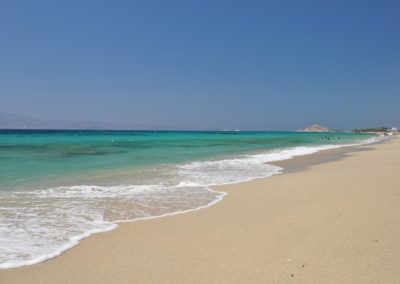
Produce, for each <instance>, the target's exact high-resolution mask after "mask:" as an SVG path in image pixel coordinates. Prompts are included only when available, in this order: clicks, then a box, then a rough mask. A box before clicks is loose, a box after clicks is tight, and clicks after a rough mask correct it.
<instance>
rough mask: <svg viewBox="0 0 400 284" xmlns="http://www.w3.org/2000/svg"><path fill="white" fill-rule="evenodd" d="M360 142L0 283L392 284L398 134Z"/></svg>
mask: <svg viewBox="0 0 400 284" xmlns="http://www.w3.org/2000/svg"><path fill="white" fill-rule="evenodd" d="M364 148H373V149H372V150H369V149H365V150H364V151H355V152H351V153H350V154H348V155H343V154H341V156H340V157H341V159H336V160H334V161H329V162H327V163H321V159H322V160H324V159H323V158H321V157H323V156H321V155H326V154H316V155H313V156H312V158H311V156H309V159H307V158H306V157H302V158H301V159H303V162H300V165H301V166H300V167H299V166H293V167H292V170H289V172H288V173H285V174H283V175H277V176H274V177H271V178H266V179H260V180H256V181H252V182H246V183H241V184H236V185H229V186H220V187H217V189H218V190H223V191H227V192H228V195H227V196H226V198H225V199H224V200H223V201H222V202H220V203H218V204H217V205H215V206H213V207H210V208H208V209H204V210H200V211H196V212H191V213H187V214H181V215H175V216H171V217H166V218H160V219H153V220H146V221H138V222H133V223H128V224H123V225H121V226H120V227H119V228H118V229H117V230H115V231H112V232H108V233H102V234H98V235H94V236H92V237H90V238H88V239H86V240H84V241H82V242H81V244H80V245H78V246H77V247H75V248H73V249H72V250H69V251H67V252H66V253H64V254H63V255H61V256H60V257H57V258H55V259H52V260H50V261H47V262H45V263H41V264H38V265H33V266H28V267H22V268H17V269H9V270H2V271H0V283H10V284H11V283H52V284H55V283H400V174H399V173H400V139H398V138H395V139H392V140H391V141H389V142H386V143H382V144H376V145H372V146H368V147H364ZM318 155H319V156H318ZM316 157H320V158H316ZM331 157H332V156H331ZM335 157H337V155H336V156H335ZM310 159H311V161H312V159H314V162H315V161H316V160H317V161H318V160H319V162H318V163H314V162H307V161H310ZM328 160H332V159H328ZM297 161H298V160H297ZM297 163H298V164H299V162H297ZM295 164H296V162H295V161H293V162H292V165H295ZM289 169H290V167H289Z"/></svg>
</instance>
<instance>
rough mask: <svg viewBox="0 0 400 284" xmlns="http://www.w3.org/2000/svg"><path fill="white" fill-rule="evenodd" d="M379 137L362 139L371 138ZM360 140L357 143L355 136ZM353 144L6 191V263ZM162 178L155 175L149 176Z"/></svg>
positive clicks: (212, 196) (183, 206) (184, 208)
mask: <svg viewBox="0 0 400 284" xmlns="http://www.w3.org/2000/svg"><path fill="white" fill-rule="evenodd" d="M379 139H381V138H379V137H377V138H372V139H369V140H364V141H361V142H360V143H358V145H360V144H368V143H373V142H376V141H378V140H379ZM351 145H356V144H351ZM351 145H323V146H311V147H308V146H300V147H294V148H289V149H281V150H274V151H270V152H265V153H255V154H250V155H238V156H235V157H232V158H229V159H220V160H208V161H195V162H190V163H186V164H181V165H176V166H172V167H168V169H167V170H165V169H157V170H153V174H154V175H157V176H154V179H151V178H149V182H150V183H149V184H140V185H124V184H122V185H115V186H99V185H78V186H69V187H67V186H63V187H53V188H48V189H33V190H30V191H29V190H28V191H26V190H25V191H14V192H13V193H12V194H10V193H9V192H8V193H4V192H3V193H2V194H0V204H2V206H1V207H0V224H1V226H0V268H3V269H4V268H12V267H18V266H23V265H31V264H35V263H39V262H42V261H45V260H47V259H50V258H53V257H55V256H58V255H60V254H61V253H62V252H64V251H65V250H67V249H69V248H71V247H73V246H75V245H76V244H78V243H79V241H80V240H82V239H83V238H86V237H88V236H90V235H92V234H94V233H98V232H104V231H108V230H112V229H114V228H116V227H117V223H118V222H128V221H134V220H141V219H148V218H157V217H163V216H169V215H174V214H180V213H185V212H189V211H193V210H199V209H202V208H205V207H209V206H211V205H213V204H215V203H217V202H219V201H221V200H222V199H223V197H224V195H225V193H223V192H217V191H214V190H212V189H210V186H211V185H219V184H228V183H237V182H242V181H247V180H252V179H256V178H263V177H268V176H271V175H274V174H279V173H281V171H282V168H280V167H277V166H274V165H270V164H268V162H273V161H278V160H286V159H290V158H293V157H295V156H300V155H308V154H312V153H315V152H318V151H321V150H327V149H333V148H338V147H343V146H351ZM154 181H157V183H155V184H154V183H151V182H154Z"/></svg>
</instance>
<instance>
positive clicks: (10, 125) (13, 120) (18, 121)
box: [0, 112, 171, 130]
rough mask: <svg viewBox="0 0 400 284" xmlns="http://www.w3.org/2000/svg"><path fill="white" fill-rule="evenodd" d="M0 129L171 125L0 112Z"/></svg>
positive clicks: (108, 127) (106, 128)
mask: <svg viewBox="0 0 400 284" xmlns="http://www.w3.org/2000/svg"><path fill="white" fill-rule="evenodd" d="M0 129H65V130H169V129H171V127H168V126H165V125H144V124H128V123H127V124H122V123H109V122H94V121H64V120H51V119H37V118H32V117H28V116H22V115H16V114H11V113H4V112H0Z"/></svg>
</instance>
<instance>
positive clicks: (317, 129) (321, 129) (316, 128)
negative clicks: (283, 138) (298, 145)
mask: <svg viewBox="0 0 400 284" xmlns="http://www.w3.org/2000/svg"><path fill="white" fill-rule="evenodd" d="M330 131H332V130H331V129H329V128H328V127H325V126H321V125H318V124H313V125H311V126H309V127H306V128H304V129H300V130H298V132H330Z"/></svg>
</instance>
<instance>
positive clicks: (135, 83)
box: [0, 0, 400, 130]
mask: <svg viewBox="0 0 400 284" xmlns="http://www.w3.org/2000/svg"><path fill="white" fill-rule="evenodd" d="M399 15H400V1H384V0H382V1H378V0H377V1H367V0H364V1H351V0H346V1H336V0H335V1H332V0H326V1H325V0H319V1H301V0H294V1H285V0H279V1H218V0H212V1H100V0H99V1H85V0H79V1H70V0H69V1H18V0H9V1H4V0H3V1H1V2H0V37H1V38H0V99H1V100H0V111H2V112H10V113H16V114H24V115H29V116H34V117H37V118H53V119H66V120H92V121H93V120H94V121H111V122H129V123H142V124H165V125H170V126H176V127H187V128H196V129H198V128H240V129H263V130H283V129H286V130H290V129H297V128H300V127H304V126H307V125H308V124H311V123H320V124H325V125H327V126H330V127H333V128H341V129H344V128H354V127H366V126H383V125H386V126H399V125H400V16H399Z"/></svg>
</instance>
